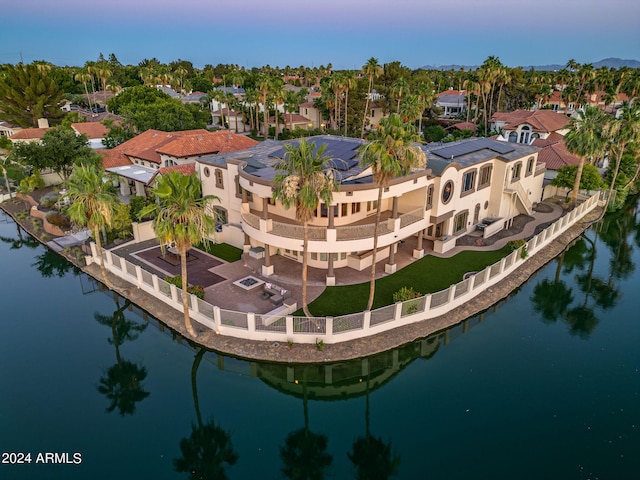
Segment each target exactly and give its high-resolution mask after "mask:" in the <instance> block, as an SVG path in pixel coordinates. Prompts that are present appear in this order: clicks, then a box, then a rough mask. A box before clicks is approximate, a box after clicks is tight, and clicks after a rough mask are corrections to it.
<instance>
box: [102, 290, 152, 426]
mask: <svg viewBox="0 0 640 480" xmlns="http://www.w3.org/2000/svg"><path fill="white" fill-rule="evenodd" d="M115 302H116V310H115V311H114V312H113V315H111V316H108V315H101V314H99V313H95V314H94V317H95V319H96V320H97V321H98V323H100V324H102V325H107V326H110V327H111V338H109V339H108V342H109V343H110V344H111V345H113V346H114V348H115V353H116V363H115V364H114V365H112V366H111V367H109V369H107V371H106V372H105V373H104V374H103V375H102V377H100V383H99V385H98V391H99V392H100V393H101V394H103V395H104V396H105V397H107V399H108V400H109V401H110V402H111V403H110V404H109V406H108V407H107V409H106V410H107V412H109V413H110V412H113V411H114V410H116V409H117V410H118V413H120V415H122V416H125V415H133V413H134V412H135V410H136V405H137V403H138V402H141V401H142V400H144V399H145V398H147V397H148V396H149V392H147V391H145V390H144V386H143V385H142V382H143V381H144V379H145V378H146V377H147V369H146V368H145V367H143V366H142V365H138V364H135V363H133V362H130V361H128V360H124V359H123V358H122V356H121V354H120V346H121V345H122V344H123V343H124V342H126V341H132V340H135V339H136V338H138V336H139V334H140V333H141V332H143V331H144V330H145V329H146V328H147V324H138V323H135V322H133V321H131V320H129V319H127V318H126V317H125V315H124V312H125V310H126V309H127V308H128V307H129V306H130V305H131V302H130V301H129V300H125V302H124V304H123V305H122V306H120V304H119V302H120V297H119V296H117V295H116V297H115Z"/></svg>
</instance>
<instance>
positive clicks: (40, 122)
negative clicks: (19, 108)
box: [38, 118, 49, 128]
mask: <svg viewBox="0 0 640 480" xmlns="http://www.w3.org/2000/svg"><path fill="white" fill-rule="evenodd" d="M38 128H49V120H47V119H46V118H39V119H38Z"/></svg>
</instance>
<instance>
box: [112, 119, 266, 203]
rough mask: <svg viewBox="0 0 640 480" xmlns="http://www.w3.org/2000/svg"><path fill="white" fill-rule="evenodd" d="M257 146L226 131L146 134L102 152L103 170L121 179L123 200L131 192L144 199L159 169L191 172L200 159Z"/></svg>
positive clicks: (249, 140)
mask: <svg viewBox="0 0 640 480" xmlns="http://www.w3.org/2000/svg"><path fill="white" fill-rule="evenodd" d="M256 143H257V142H256V141H255V140H252V139H251V138H249V137H245V136H243V135H236V134H234V133H232V132H228V131H220V132H209V131H207V130H203V129H198V130H187V131H181V132H162V131H159V130H147V131H146V132H144V133H141V134H140V135H137V136H136V137H134V138H132V139H131V140H128V141H126V142H124V143H122V144H120V145H118V146H117V147H115V148H113V149H111V150H107V151H103V152H101V157H102V166H103V168H104V169H105V170H107V171H110V172H112V173H115V174H117V175H119V176H120V194H121V195H122V197H124V198H126V197H128V196H129V195H131V194H132V192H133V193H135V194H136V195H144V194H145V187H147V186H148V185H149V182H151V181H152V179H153V177H154V176H155V172H157V171H159V170H161V168H164V167H173V166H176V167H181V168H179V169H178V170H179V171H180V170H184V171H192V170H193V166H188V165H189V164H192V165H193V163H194V162H195V161H196V159H197V158H198V157H200V156H201V155H205V154H217V153H226V152H232V151H235V150H242V149H245V148H249V147H251V146H253V145H255V144H256ZM182 167H184V168H182Z"/></svg>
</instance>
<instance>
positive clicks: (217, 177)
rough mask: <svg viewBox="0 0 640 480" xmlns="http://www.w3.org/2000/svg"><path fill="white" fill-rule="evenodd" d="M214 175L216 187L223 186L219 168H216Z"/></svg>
mask: <svg viewBox="0 0 640 480" xmlns="http://www.w3.org/2000/svg"><path fill="white" fill-rule="evenodd" d="M215 176H216V187H218V188H224V182H223V179H222V170H220V169H219V168H216V171H215Z"/></svg>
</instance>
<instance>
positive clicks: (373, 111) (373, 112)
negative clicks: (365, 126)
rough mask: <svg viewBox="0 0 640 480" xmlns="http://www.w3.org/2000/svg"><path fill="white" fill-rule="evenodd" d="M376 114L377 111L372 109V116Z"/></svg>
mask: <svg viewBox="0 0 640 480" xmlns="http://www.w3.org/2000/svg"><path fill="white" fill-rule="evenodd" d="M375 116H376V111H375V110H371V118H373V117H375Z"/></svg>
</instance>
